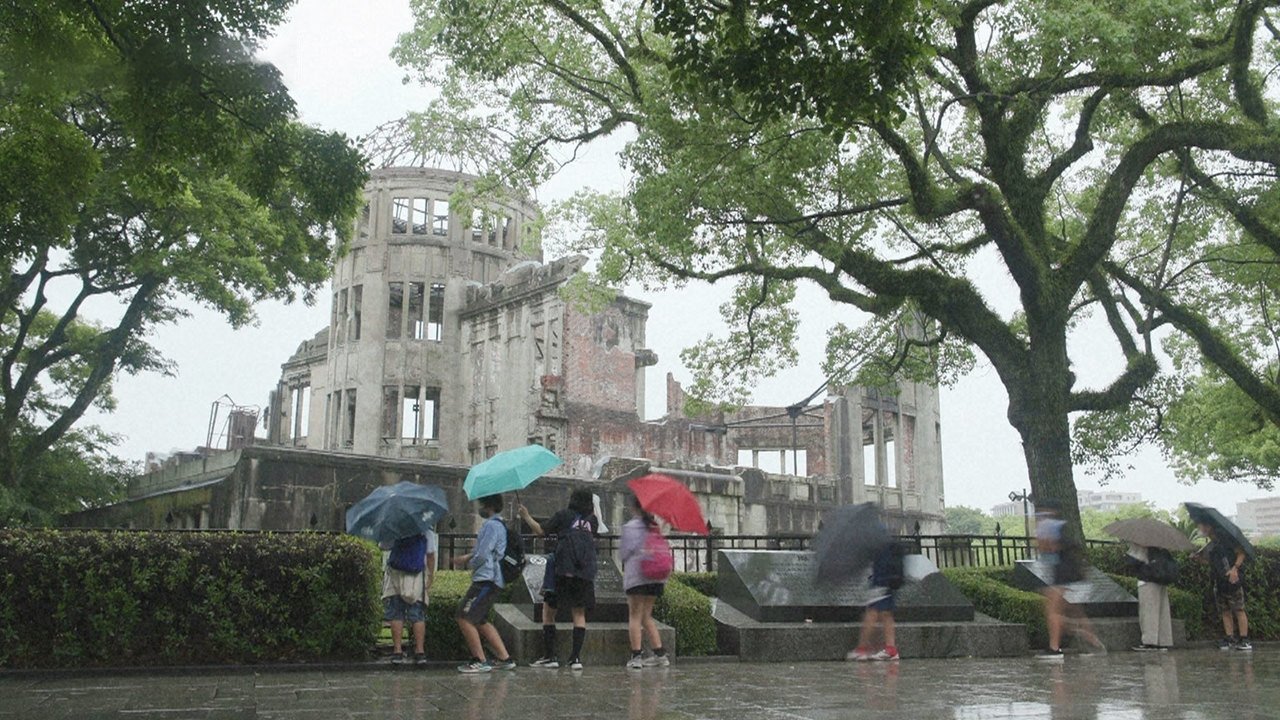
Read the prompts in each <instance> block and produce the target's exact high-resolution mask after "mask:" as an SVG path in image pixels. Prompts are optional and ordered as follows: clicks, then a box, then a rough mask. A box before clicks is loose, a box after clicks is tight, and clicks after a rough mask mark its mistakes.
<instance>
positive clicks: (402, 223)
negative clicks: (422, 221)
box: [391, 197, 409, 235]
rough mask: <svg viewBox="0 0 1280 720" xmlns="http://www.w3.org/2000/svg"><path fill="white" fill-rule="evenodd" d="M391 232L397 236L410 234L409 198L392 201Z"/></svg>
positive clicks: (393, 199)
mask: <svg viewBox="0 0 1280 720" xmlns="http://www.w3.org/2000/svg"><path fill="white" fill-rule="evenodd" d="M391 232H392V233H395V234H397V235H403V234H405V233H407V232H409V198H402V197H398V198H392V199H391Z"/></svg>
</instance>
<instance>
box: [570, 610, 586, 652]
mask: <svg viewBox="0 0 1280 720" xmlns="http://www.w3.org/2000/svg"><path fill="white" fill-rule="evenodd" d="M571 612H572V613H573V653H572V654H571V655H570V656H569V662H570V663H572V662H574V661H575V660H577V661H581V660H582V644H583V643H584V642H586V640H587V609H586V608H583V607H576V608H573V609H572V610H571Z"/></svg>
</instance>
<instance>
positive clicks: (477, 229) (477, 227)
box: [469, 209, 484, 242]
mask: <svg viewBox="0 0 1280 720" xmlns="http://www.w3.org/2000/svg"><path fill="white" fill-rule="evenodd" d="M469 227H470V228H471V240H472V242H484V213H482V212H480V210H478V209H477V210H472V211H471V224H470V226H469Z"/></svg>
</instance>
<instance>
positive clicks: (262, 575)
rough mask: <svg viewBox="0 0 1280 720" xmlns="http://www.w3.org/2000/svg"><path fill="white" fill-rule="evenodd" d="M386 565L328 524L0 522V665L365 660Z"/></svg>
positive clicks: (377, 616)
mask: <svg viewBox="0 0 1280 720" xmlns="http://www.w3.org/2000/svg"><path fill="white" fill-rule="evenodd" d="M378 563H379V559H378V556H377V554H376V552H375V551H374V550H373V549H372V548H371V547H370V546H368V545H366V544H365V543H363V542H361V541H359V540H356V539H355V538H352V537H348V536H342V535H329V534H320V533H299V534H271V533H230V532H228V533H165V532H97V531H75V530H34V531H25V530H16V531H5V532H0V666H3V667H9V668H36V667H86V666H128V665H180V664H205V663H254V662H278V661H298V660H318V659H340V658H363V657H367V656H368V652H369V649H370V647H372V645H373V643H374V639H375V638H376V636H377V633H378V624H379V620H380V617H381V612H380V607H379V603H378V590H379V586H380V574H379V570H378Z"/></svg>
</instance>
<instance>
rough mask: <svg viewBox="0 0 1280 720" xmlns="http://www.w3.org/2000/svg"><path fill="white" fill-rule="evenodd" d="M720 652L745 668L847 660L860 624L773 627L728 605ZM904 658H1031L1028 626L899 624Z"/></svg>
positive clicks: (720, 622)
mask: <svg viewBox="0 0 1280 720" xmlns="http://www.w3.org/2000/svg"><path fill="white" fill-rule="evenodd" d="M713 614H714V616H715V619H716V636H717V640H718V641H719V644H720V647H721V649H722V650H725V651H728V652H732V653H736V654H737V655H738V657H739V659H740V660H741V661H743V662H794V661H803V660H843V659H844V656H845V654H846V653H848V652H849V651H850V650H852V649H853V647H854V645H855V644H856V641H857V637H858V632H859V630H861V627H862V625H861V623H856V622H826V623H770V622H759V621H756V620H753V619H751V618H750V617H748V616H747V615H745V614H744V613H741V612H739V611H737V610H735V609H734V608H732V607H730V606H729V605H727V604H725V603H722V602H720V603H716V604H715V607H714V608H713ZM897 636H898V651H899V652H900V653H901V654H902V657H904V658H944V657H1014V656H1019V655H1025V654H1027V652H1028V646H1027V630H1026V626H1025V625H1020V624H1012V623H1001V622H996V621H984V620H974V621H972V622H956V621H953V622H946V621H939V622H900V623H897Z"/></svg>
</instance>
